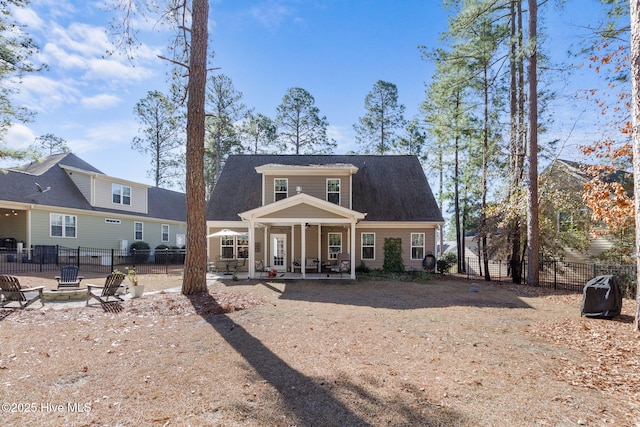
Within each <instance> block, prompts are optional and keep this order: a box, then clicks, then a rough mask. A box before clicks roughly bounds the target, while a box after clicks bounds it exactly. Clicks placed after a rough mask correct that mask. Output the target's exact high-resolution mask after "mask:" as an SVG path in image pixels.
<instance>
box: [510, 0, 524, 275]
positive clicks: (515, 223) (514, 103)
mask: <svg viewBox="0 0 640 427" xmlns="http://www.w3.org/2000/svg"><path fill="white" fill-rule="evenodd" d="M516 2H517V3H518V4H520V0H512V1H511V7H510V12H511V49H510V56H511V58H510V69H509V74H510V78H511V79H510V85H509V86H510V87H509V109H510V137H509V155H510V157H511V158H510V159H509V160H510V161H509V165H510V174H511V177H510V178H511V184H510V186H509V205H510V206H514V205H515V204H516V200H515V198H516V197H517V195H518V194H519V188H520V185H521V177H522V172H521V170H520V168H519V166H520V165H521V161H520V156H521V155H522V150H520V141H521V138H520V129H519V126H518V125H519V123H518V113H519V111H518V97H519V96H521V95H522V94H521V92H519V90H518V68H519V67H518V64H519V63H521V61H522V59H521V55H520V54H519V52H520V46H519V42H518V40H519V35H520V34H521V29H522V28H521V27H520V26H518V23H520V24H521V22H520V21H519V20H518V15H517V10H518V9H516ZM520 240H521V234H520V217H519V216H518V214H517V213H516V214H514V215H513V217H512V219H511V221H510V222H509V242H510V243H511V255H510V261H509V273H510V274H511V279H512V281H513V283H521V282H522V263H521V262H520Z"/></svg>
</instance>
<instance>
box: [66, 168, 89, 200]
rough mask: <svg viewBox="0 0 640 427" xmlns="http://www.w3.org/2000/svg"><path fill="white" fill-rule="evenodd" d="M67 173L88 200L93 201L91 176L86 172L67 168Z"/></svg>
mask: <svg viewBox="0 0 640 427" xmlns="http://www.w3.org/2000/svg"><path fill="white" fill-rule="evenodd" d="M66 172H67V175H68V176H69V178H70V179H71V181H73V183H74V184H75V185H76V187H78V190H80V192H81V193H82V195H83V196H84V198H85V199H87V202H89V203H92V202H93V201H92V200H91V181H92V180H91V176H89V175H87V174H84V173H82V172H77V171H70V170H67V171H66Z"/></svg>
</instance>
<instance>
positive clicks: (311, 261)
mask: <svg viewBox="0 0 640 427" xmlns="http://www.w3.org/2000/svg"><path fill="white" fill-rule="evenodd" d="M318 264H320V263H319V262H318V260H317V259H316V258H307V259H306V260H305V262H304V271H305V272H307V271H312V272H314V273H317V272H318Z"/></svg>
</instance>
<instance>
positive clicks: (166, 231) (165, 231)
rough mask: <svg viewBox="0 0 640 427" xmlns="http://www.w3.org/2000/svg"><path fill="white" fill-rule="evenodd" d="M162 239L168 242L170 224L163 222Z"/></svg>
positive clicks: (161, 227)
mask: <svg viewBox="0 0 640 427" xmlns="http://www.w3.org/2000/svg"><path fill="white" fill-rule="evenodd" d="M160 229H161V231H160V240H161V241H162V242H168V241H169V224H162V225H161V226H160Z"/></svg>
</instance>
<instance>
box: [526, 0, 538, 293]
mask: <svg viewBox="0 0 640 427" xmlns="http://www.w3.org/2000/svg"><path fill="white" fill-rule="evenodd" d="M537 26H538V4H537V0H529V150H528V151H529V197H528V211H529V212H528V216H527V245H528V247H527V249H528V250H527V260H528V263H527V284H529V285H533V286H538V284H539V281H540V275H539V272H540V270H539V261H540V260H539V257H540V241H539V234H540V233H539V222H538V76H537V68H538V65H537V60H538V56H537V52H536V50H537V47H536V46H537V40H536V37H537Z"/></svg>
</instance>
